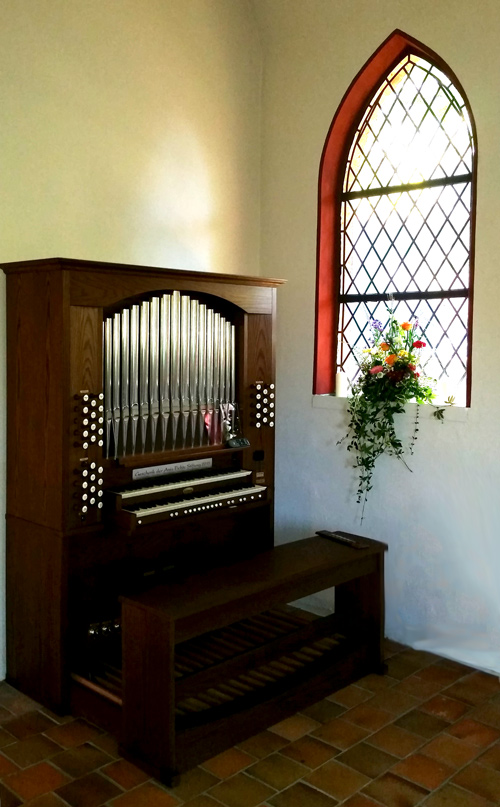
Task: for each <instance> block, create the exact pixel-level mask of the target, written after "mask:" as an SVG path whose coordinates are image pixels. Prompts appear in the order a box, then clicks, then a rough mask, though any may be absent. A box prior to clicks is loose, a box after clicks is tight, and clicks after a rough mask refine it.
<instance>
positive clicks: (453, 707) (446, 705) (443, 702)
mask: <svg viewBox="0 0 500 807" xmlns="http://www.w3.org/2000/svg"><path fill="white" fill-rule="evenodd" d="M420 709H422V711H423V712H427V713H428V714H430V715H435V716H436V717H441V718H442V719H443V720H448V721H449V722H450V723H454V722H455V721H456V720H459V719H460V718H461V717H463V715H464V714H465V713H466V712H468V711H469V709H470V707H469V706H468V705H467V704H466V703H464V702H463V701H457V700H455V699H454V698H447V697H446V696H445V695H435V696H434V697H433V698H431V699H430V700H428V701H426V702H425V703H423V704H422V705H421V706H420Z"/></svg>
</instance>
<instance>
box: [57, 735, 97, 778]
mask: <svg viewBox="0 0 500 807" xmlns="http://www.w3.org/2000/svg"><path fill="white" fill-rule="evenodd" d="M51 761H52V762H53V763H54V765H57V767H58V768H61V769H62V770H63V771H64V772H65V773H67V774H68V776H72V777H73V779H77V778H78V777H80V776H85V774H87V773H91V772H92V771H94V770H95V769H96V768H100V767H101V766H102V765H106V763H108V762H111V757H110V756H109V755H108V754H105V753H104V751H101V749H100V748H96V747H95V746H94V745H91V744H90V743H84V744H83V745H79V746H77V748H70V749H68V750H67V751H60V753H59V754H56V755H55V756H54V757H53V758H52V760H51Z"/></svg>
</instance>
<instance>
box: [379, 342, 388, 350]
mask: <svg viewBox="0 0 500 807" xmlns="http://www.w3.org/2000/svg"><path fill="white" fill-rule="evenodd" d="M380 347H381V348H382V350H390V345H388V344H387V342H381V343H380Z"/></svg>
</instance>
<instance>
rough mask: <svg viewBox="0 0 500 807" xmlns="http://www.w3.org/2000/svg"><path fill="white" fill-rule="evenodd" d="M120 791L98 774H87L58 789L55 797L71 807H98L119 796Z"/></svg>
mask: <svg viewBox="0 0 500 807" xmlns="http://www.w3.org/2000/svg"><path fill="white" fill-rule="evenodd" d="M121 792H122V790H121V789H120V788H119V787H117V785H115V784H114V783H113V782H111V781H110V780H109V779H106V778H105V777H104V776H101V774H99V773H88V774H87V775H86V776H82V777H81V778H80V779H75V780H74V781H73V782H70V783H69V784H67V785H64V786H63V787H60V788H58V790H57V795H58V796H60V797H61V798H62V799H64V800H65V801H67V802H68V804H70V805H71V807H99V805H101V804H104V803H105V802H106V801H109V800H110V799H113V798H114V797H115V796H119V795H120V793H121Z"/></svg>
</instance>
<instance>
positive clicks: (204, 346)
mask: <svg viewBox="0 0 500 807" xmlns="http://www.w3.org/2000/svg"><path fill="white" fill-rule="evenodd" d="M3 268H4V271H5V273H6V275H7V297H8V315H7V316H8V433H9V441H8V506H7V529H8V538H7V542H8V550H7V552H8V584H7V585H8V599H9V608H8V622H9V630H8V632H9V646H8V677H9V680H10V681H11V682H12V683H13V684H14V685H15V686H17V687H19V688H20V689H21V690H23V691H24V692H27V693H29V694H31V695H32V696H33V697H34V698H36V699H37V700H39V701H41V702H42V703H45V704H47V705H48V706H50V707H51V708H54V709H64V708H66V709H67V708H68V707H69V705H70V704H72V703H73V700H72V699H74V693H75V689H76V690H77V691H78V692H80V694H81V690H82V689H85V687H86V686H87V684H88V685H89V686H88V688H87V690H86V691H85V692H84V695H83V696H82V700H85V697H87V696H89V697H90V695H91V694H92V692H91V681H90V680H86V676H87V673H88V670H89V663H88V659H87V658H86V656H85V653H86V649H85V648H86V647H88V632H89V625H91V624H95V623H99V624H100V623H101V622H104V623H107V622H108V621H111V622H112V623H113V624H114V623H115V622H116V621H117V620H118V622H119V616H120V604H119V597H120V596H122V595H124V594H127V592H129V591H136V590H138V589H140V588H142V587H147V585H148V584H149V582H150V581H151V580H157V579H159V577H161V575H165V574H166V572H164V571H163V570H165V569H168V575H169V576H170V578H182V577H183V576H185V575H186V574H187V572H191V571H193V570H196V569H207V568H211V567H217V566H218V565H220V564H227V563H229V562H231V561H234V560H237V559H240V558H245V557H250V556H252V555H254V554H255V553H256V552H258V551H261V550H262V549H266V548H269V547H271V546H272V543H273V517H272V513H273V489H274V481H273V475H274V428H273V427H274V334H273V327H274V317H275V295H276V289H277V287H278V286H279V284H280V282H281V281H274V280H266V279H261V278H249V277H237V276H226V275H216V274H205V273H196V272H184V271H175V270H167V269H159V268H148V267H136V266H122V265H117V264H103V263H96V262H86V261H77V260H65V259H49V260H39V261H28V262H20V263H14V264H7V265H4V267H3ZM257 387H259V388H260V389H257ZM263 389H266V391H267V393H268V397H267V398H266V404H265V405H264V403H263V396H262V390H263ZM256 396H258V397H256ZM271 396H272V399H271ZM257 404H258V406H259V419H257V418H256V417H255V415H256V412H257V410H256V405H257ZM262 416H264V417H265V418H266V422H265V423H263V421H262ZM90 666H91V665H90ZM75 674H78V676H79V678H80V679H82V680H81V681H80V684H79V685H78V686H76V685H75V680H74V676H75ZM90 677H91V676H90ZM82 681H83V683H82Z"/></svg>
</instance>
